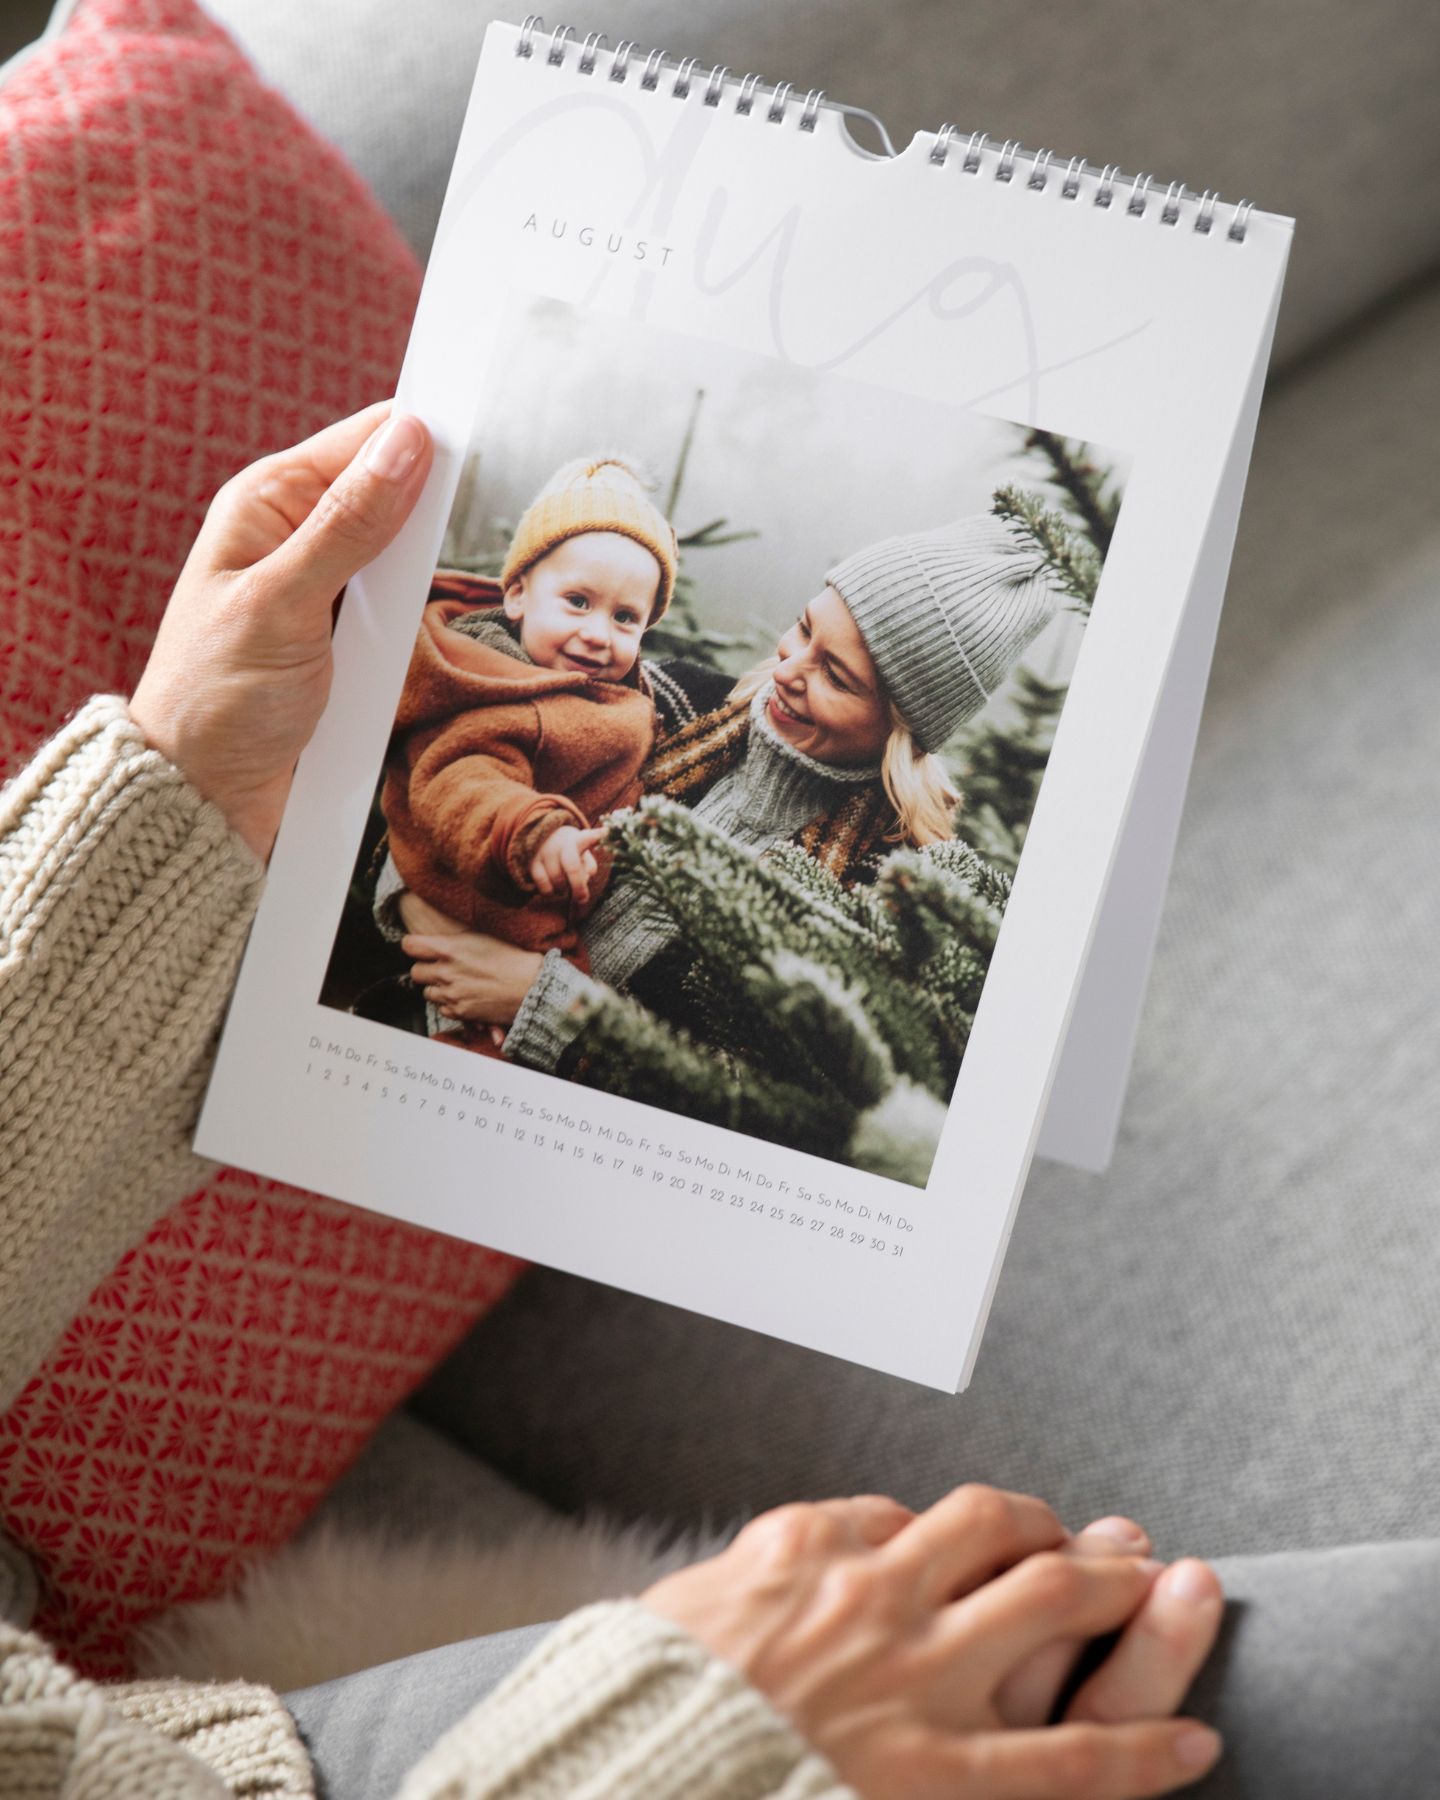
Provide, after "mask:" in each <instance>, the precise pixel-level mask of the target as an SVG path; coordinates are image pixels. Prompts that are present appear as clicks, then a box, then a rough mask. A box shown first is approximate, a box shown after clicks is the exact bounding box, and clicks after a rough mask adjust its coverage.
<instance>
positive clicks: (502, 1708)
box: [398, 1600, 855, 1800]
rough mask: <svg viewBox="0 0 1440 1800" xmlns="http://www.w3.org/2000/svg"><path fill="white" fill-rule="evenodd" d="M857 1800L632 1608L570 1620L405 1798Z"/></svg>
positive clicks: (438, 1750) (432, 1757) (412, 1781)
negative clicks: (596, 1797)
mask: <svg viewBox="0 0 1440 1800" xmlns="http://www.w3.org/2000/svg"><path fill="white" fill-rule="evenodd" d="M579 1794H593V1795H596V1796H599V1795H604V1796H605V1800H855V1796H854V1793H853V1790H851V1789H850V1788H848V1787H845V1786H844V1785H843V1784H842V1783H841V1782H839V1781H838V1780H837V1779H836V1776H835V1773H834V1771H833V1770H832V1769H831V1767H830V1765H829V1763H827V1762H826V1761H825V1759H824V1758H823V1757H821V1756H819V1755H818V1754H817V1753H816V1752H815V1751H813V1750H811V1749H810V1748H809V1746H808V1745H807V1744H806V1743H805V1741H804V1739H803V1738H802V1737H801V1736H800V1735H799V1733H798V1732H797V1731H795V1729H794V1728H793V1727H792V1726H791V1725H790V1724H788V1723H787V1722H786V1720H785V1719H783V1718H782V1717H781V1716H780V1714H779V1713H778V1712H776V1711H775V1710H774V1708H773V1707H772V1706H771V1705H770V1704H769V1702H768V1701H766V1700H765V1699H764V1698H763V1697H762V1696H761V1694H760V1693H759V1692H758V1691H757V1690H756V1689H755V1688H753V1687H751V1686H750V1684H749V1683H748V1682H747V1681H746V1680H745V1679H744V1677H743V1676H741V1675H740V1674H739V1673H738V1672H737V1671H736V1670H735V1669H732V1668H731V1667H730V1666H729V1664H728V1663H725V1662H722V1661H721V1660H720V1659H719V1658H718V1657H715V1656H711V1655H710V1654H709V1652H708V1651H706V1650H705V1649H704V1648H703V1647H702V1646H701V1645H700V1644H699V1643H697V1642H696V1641H695V1639H694V1638H692V1637H690V1636H689V1634H688V1633H687V1632H684V1631H681V1630H680V1628H679V1627H678V1626H675V1625H672V1624H670V1623H669V1622H668V1621H667V1620H664V1619H661V1618H659V1617H658V1616H657V1615H656V1614H654V1613H652V1612H650V1611H649V1610H648V1609H647V1608H646V1607H644V1606H641V1605H640V1604H639V1603H638V1602H637V1601H633V1600H622V1601H607V1602H604V1603H602V1604H601V1605H598V1606H587V1607H584V1608H582V1609H581V1610H580V1611H579V1612H576V1613H572V1614H571V1615H570V1617H569V1618H568V1619H565V1620H564V1621H562V1623H561V1624H559V1625H558V1626H556V1628H555V1630H554V1631H552V1632H551V1633H550V1634H549V1635H548V1636H547V1637H546V1638H545V1639H544V1641H543V1642H542V1643H541V1644H540V1645H539V1646H538V1647H537V1648H536V1649H535V1650H534V1651H532V1653H531V1654H530V1656H529V1657H527V1658H526V1660H525V1661H524V1662H523V1663H522V1664H521V1665H520V1667H519V1668H518V1669H516V1670H515V1671H514V1672H513V1673H512V1674H510V1675H509V1676H507V1678H506V1679H505V1680H504V1681H503V1682H502V1683H501V1684H500V1686H499V1687H497V1688H496V1689H495V1690H494V1692H493V1693H492V1694H490V1695H489V1696H487V1698H486V1699H484V1700H483V1701H481V1703H480V1704H479V1705H478V1706H476V1707H475V1708H473V1710H472V1711H470V1712H469V1713H467V1714H466V1715H465V1717H464V1718H463V1719H462V1720H461V1721H460V1723H459V1724H458V1725H455V1726H453V1727H452V1728H451V1730H450V1731H448V1732H447V1733H446V1734H445V1736H444V1737H443V1738H441V1739H440V1741H439V1743H438V1744H436V1746H435V1748H434V1749H433V1750H432V1751H431V1752H430V1753H429V1755H428V1756H426V1758H425V1759H424V1761H423V1762H420V1763H418V1764H417V1765H416V1766H415V1767H414V1768H413V1769H412V1770H411V1772H410V1774H409V1776H408V1777H407V1779H406V1781H405V1784H404V1786H403V1787H402V1788H401V1790H400V1793H399V1796H398V1800H520V1797H521V1796H524V1797H525V1800H541V1797H542V1796H544V1797H546V1800H551V1797H553V1800H561V1796H569V1795H579Z"/></svg>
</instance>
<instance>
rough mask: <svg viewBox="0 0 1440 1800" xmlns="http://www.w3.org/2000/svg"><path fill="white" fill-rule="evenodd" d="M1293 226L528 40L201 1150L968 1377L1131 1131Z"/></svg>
mask: <svg viewBox="0 0 1440 1800" xmlns="http://www.w3.org/2000/svg"><path fill="white" fill-rule="evenodd" d="M1291 231H1292V225H1291V221H1290V220H1288V219H1286V218H1283V217H1280V216H1278V215H1275V214H1271V213H1266V212H1263V211H1260V210H1257V209H1256V208H1254V207H1252V206H1251V205H1250V204H1249V203H1248V202H1241V203H1238V204H1237V203H1232V202H1229V201H1224V200H1221V198H1220V197H1219V196H1218V195H1216V194H1214V193H1212V192H1210V191H1208V190H1203V191H1196V190H1194V189H1192V188H1190V187H1187V186H1186V185H1184V184H1183V183H1182V182H1180V181H1179V180H1167V181H1159V180H1155V179H1152V178H1151V177H1150V176H1146V175H1130V174H1127V173H1124V172H1122V171H1120V170H1117V169H1115V168H1113V167H1110V166H1103V167H1098V168H1097V167H1096V166H1094V165H1093V164H1090V163H1088V162H1086V161H1084V160H1083V159H1082V158H1080V157H1078V156H1077V157H1067V156H1061V155H1057V154H1052V153H1051V152H1049V151H1045V150H1040V151H1030V150H1027V149H1025V148H1023V147H1022V146H1020V145H1019V144H1016V143H1014V142H1011V141H1006V140H1004V139H1000V140H998V141H997V140H995V139H993V138H991V137H990V136H988V135H987V134H986V133H985V132H983V131H980V130H971V129H969V128H968V127H966V128H963V129H962V128H960V127H958V126H954V125H950V124H945V125H943V126H941V127H939V128H938V129H937V130H935V131H933V132H922V133H919V134H917V135H916V136H915V138H914V139H913V140H912V141H911V142H910V143H909V144H907V145H905V146H903V147H902V148H900V149H899V150H897V149H896V148H895V147H894V146H892V145H890V144H889V142H888V140H887V139H886V138H885V136H884V133H883V129H878V128H877V127H876V124H875V122H874V121H873V120H871V119H870V118H869V116H868V115H865V114H863V112H862V111H861V109H860V108H858V107H855V106H851V105H846V104H838V103H836V102H834V101H832V100H831V99H829V98H827V97H826V96H825V95H823V94H821V93H819V92H817V91H814V90H809V91H805V90H803V89H802V88H800V87H798V86H795V85H792V84H791V83H789V82H784V81H780V82H770V81H765V80H761V79H760V78H759V77H757V76H754V75H737V74H734V73H732V72H731V71H729V70H726V69H724V68H714V69H708V70H707V69H702V68H700V67H698V66H697V65H696V64H695V62H694V60H693V59H690V58H674V57H670V56H667V55H664V54H662V53H661V52H658V51H656V52H643V51H641V50H640V49H638V48H637V47H636V46H635V45H633V44H629V43H622V44H618V45H614V46H612V45H610V44H609V43H608V42H607V41H606V40H605V39H604V37H603V36H602V35H601V34H599V33H592V34H591V35H589V36H588V37H582V36H581V35H580V34H578V33H576V32H574V31H572V30H570V29H569V28H568V27H561V28H559V29H558V30H546V29H545V28H543V27H542V26H541V24H540V22H539V21H538V20H536V19H534V18H532V19H528V20H526V22H525V23H524V24H523V25H522V26H519V27H516V26H513V25H508V24H503V23H501V24H495V25H492V26H491V27H490V29H489V31H488V32H487V34H486V38H485V44H484V49H483V52H482V55H481V58H480V63H479V67H478V70H477V73H476V78H475V86H474V90H473V93H472V98H471V103H470V107H469V110H468V113H467V116H466V121H465V125H464V130H463V134H462V137H461V141H460V145H459V149H458V152H457V156H456V161H455V166H454V170H453V172H452V175H451V179H450V183H449V188H448V191H447V195H446V200H445V206H444V210H443V213H442V216H441V220H440V225H439V230H438V233H437V236H436V241H435V248H434V251H433V254H432V257H431V261H430V266H429V269H428V271H427V274H426V278H425V284H424V290H423V293H422V296H421V300H420V304H419V308H418V312H417V316H416V320H415V325H414V330H413V334H412V338H411V342H410V347H409V351H408V353H407V357H406V361H405V366H404V371H403V374H402V377H401V381H400V387H399V393H398V397H397V405H398V407H399V408H400V409H402V410H405V411H409V412H413V413H415V414H418V415H419V416H420V417H421V418H423V419H424V420H425V422H426V424H427V426H428V427H429V429H430V431H431V433H432V436H433V438H434V441H435V445H436V456H435V461H434V466H433V470H432V472H431V475H430V477H429V479H428V483H427V486H426V489H425V492H424V494H423V495H422V497H421V500H420V503H419V505H418V506H417V508H416V510H415V512H414V514H413V515H412V517H411V518H410V520H409V521H408V523H407V525H406V526H405V528H404V529H403V530H402V532H401V533H400V535H399V537H398V538H397V539H396V540H395V542H394V543H393V544H392V545H391V547H390V548H389V549H388V550H387V551H386V552H385V553H384V554H383V555H382V556H381V557H380V558H379V559H378V560H377V561H376V562H375V563H374V564H372V565H371V566H370V567H369V568H368V569H367V570H365V571H364V572H363V573H362V575H361V576H359V577H358V578H357V579H356V580H355V581H354V582H353V583H352V584H351V587H350V590H349V593H348V595H347V599H346V603H345V606H344V608H343V610H342V613H341V616H340V620H339V624H338V627H337V631H336V637H335V678H334V684H333V689H332V696H331V700H330V703H329V706H328V708H327V710H326V713H325V715H324V718H323V719H322V721H321V724H320V727H319V730H318V732H317V734H316V736H315V739H314V741H313V742H312V744H311V745H310V747H309V748H308V749H307V751H306V753H305V755H304V757H303V758H302V760H301V762H300V765H299V768H298V770H297V774H296V779H295V783H294V788H293V791H292V795H291V799H290V802H289V805H288V808H287V811H286V814H285V818H284V822H283V824H282V827H281V831H280V836H279V839H278V842H277V845H276V849H275V853H274V857H273V860H272V864H271V870H270V876H269V881H268V885H267V888H266V892H265V895H264V899H263V902H262V904H261V907H260V911H259V914H258V917H257V919H256V922H255V926H254V929H253V932H252V936H251V940H250V943H249V946H248V949H247V952H246V957H245V962H244V967H243V969H242V972H241V977H240V982H239V986H238V988H237V991H236V994H235V998H234V1001H233V1004H232V1007H231V1010H230V1014H229V1017H228V1020H227V1023H226V1027H225V1032H224V1036H223V1040H222V1043H221V1047H220V1052H219V1057H218V1060H217V1064H216V1068H215V1073H214V1077H213V1079H212V1082H211V1086H210V1090H209V1093H208V1096H207V1099H206V1103H205V1107H204V1111H203V1114H202V1117H201V1121H200V1126H199V1131H198V1136H197V1140H196V1143H197V1148H198V1149H199V1150H200V1151H202V1152H203V1153H204V1154H206V1155H209V1156H214V1157H218V1158H221V1159H223V1160H225V1161H227V1162H231V1163H235V1164H237V1165H240V1166H242V1167H245V1168H249V1169H253V1170H256V1171H258V1172H259V1173H261V1174H264V1175H267V1176H271V1177H274V1178H277V1179H283V1180H285V1181H288V1182H293V1183H297V1184H299V1185H301V1186H305V1187H309V1188H312V1189H314V1190H317V1191H319V1192H321V1193H325V1194H328V1195H333V1196H335V1197H337V1198H340V1199H343V1200H346V1201H349V1202H351V1203H353V1204H355V1205H358V1206H361V1207H365V1208H369V1209H373V1210H376V1211H379V1212H384V1213H389V1214H392V1215H395V1216H398V1217H401V1218H405V1219H409V1220H412V1221H414V1222H417V1223H420V1224H423V1225H426V1226H429V1227H432V1228H434V1229H436V1230H439V1231H442V1232H447V1233H450V1234H453V1235H454V1236H456V1237H459V1238H464V1239H469V1240H472V1241H477V1242H482V1243H485V1244H489V1245H492V1246H494V1247H495V1248H497V1249H502V1250H506V1251H511V1252H514V1253H517V1254H519V1255H522V1256H525V1257H527V1258H530V1259H533V1260H535V1261H539V1262H543V1263H548V1264H550V1265H552V1266H555V1267H558V1268H563V1269H567V1270H571V1271H574V1272H577V1273H580V1274H584V1275H588V1276H591V1277H594V1278H596V1279H598V1280H601V1281H604V1282H608V1283H611V1284H613V1285H616V1286H620V1287H624V1288H628V1289H631V1290H633V1291H635V1292H639V1293H643V1294H647V1295H650V1296H653V1297H655V1298H658V1299H662V1300H666V1301H669V1302H671V1303H673V1304H675V1305H679V1306H682V1307H687V1308H690V1309H692V1310H695V1311H698V1312H702V1313H706V1314H709V1315H712V1316H715V1317H718V1318H722V1319H726V1320H729V1321H731V1322H733V1323H735V1324H737V1325H740V1326H743V1327H747V1328H749V1329H753V1330H758V1331H762V1332H766V1333H769V1334H771V1335H774V1336H777V1337H782V1338H786V1339H789V1340H792V1341H795V1342H798V1343H802V1344H806V1345H809V1346H811V1347H814V1348H816V1349H819V1350H822V1351H825V1352H827V1353H830V1354H832V1355H836V1356H840V1357H844V1358H847V1359H850V1360H853V1361H857V1362H861V1363H864V1364H867V1365H869V1366H872V1367H874V1368H877V1369H882V1370H886V1371H888V1372H890V1373H893V1374H895V1375H897V1376H900V1377H903V1378H905V1379H908V1380H912V1381H916V1382H921V1383H924V1384H927V1385H929V1386H932V1387H936V1388H940V1389H942V1390H945V1391H958V1390H959V1389H960V1388H962V1387H963V1386H964V1385H965V1384H966V1383H967V1382H968V1380H969V1379H970V1375H971V1371H972V1369H973V1367H974V1364H975V1358H976V1355H977V1352H978V1348H979V1344H980V1339H981V1334H982V1331H983V1326H984V1321H985V1316H986V1313H987V1310H988V1307H989V1303H990V1298H991V1295H992V1293H993V1291H994V1286H995V1283H996V1281H997V1280H998V1279H999V1276H1000V1269H1001V1263H1002V1260H1003V1255H1004V1250H1005V1244H1006V1240H1007V1237H1008V1234H1009V1231H1010V1227H1011V1223H1012V1221H1013V1219H1014V1216H1015V1210H1016V1207H1017V1205H1018V1204H1019V1201H1020V1197H1021V1192H1022V1189H1023V1186H1024V1181H1025V1176H1026V1172H1027V1170H1028V1167H1029V1165H1030V1162H1031V1160H1032V1158H1033V1157H1034V1156H1035V1155H1036V1154H1037V1153H1038V1154H1040V1155H1042V1156H1050V1157H1055V1158H1058V1159H1061V1160H1064V1161H1068V1162H1071V1163H1074V1164H1076V1165H1078V1166H1080V1167H1084V1168H1089V1169H1094V1170H1100V1169H1103V1167H1104V1166H1105V1163H1106V1161H1107V1159H1108V1157H1109V1155H1110V1151H1111V1148H1112V1146H1113V1143H1114V1138H1115V1133H1116V1130H1117V1127H1118V1120H1119V1117H1120V1110H1121V1106H1122V1103H1123V1099H1124V1090H1125V1082H1126V1075H1127V1071H1128V1066H1129V1061H1130V1054H1131V1049H1132V1046H1133V1042H1134V1037H1135V1032H1136V1028H1137V1020H1138V1017H1139V1011H1140V1006H1141V1001H1142V997H1143V992H1144V984H1145V978H1146V973H1147V968H1148V963H1149V959H1150V951H1151V947H1152V944H1153V941H1154V937H1155V932H1156V928H1157V924H1158V918H1159V914H1160V909H1161V905H1162V902H1163V898H1164V891H1165V883H1166V879H1167V875H1168V869H1169V863H1170V856H1171V852H1172V849H1173V845H1174V840H1175V834H1176V830H1177V828H1178V820H1179V814H1180V808H1181V804H1182V801H1183V796H1184V790H1185V785H1186V781H1187V779H1188V774H1189V768H1190V763H1191V758H1192V753H1193V748H1194V742H1195V735H1196V731H1197V728H1198V723H1199V715H1200V708H1201V704H1202V700H1203V696H1204V690H1205V682H1206V678H1207V675H1208V670H1209V663H1210V654H1211V647H1212V644H1213V640H1214V635H1215V630H1216V625H1217V621H1218V616H1219V609H1220V605H1221V600H1222V597H1223V592H1224V586H1225V578H1226V574H1227V570H1228V564H1229V558H1230V550H1231V545H1232V542H1233V537H1234V532H1235V526H1236V520H1237V516H1238V511H1239V506H1240V500H1241V495H1242V492H1243V487H1244V479H1245V473H1246V468H1247V464H1248V460H1249V452H1250V444H1251V438H1252V434H1253V430H1254V425H1255V419H1256V414H1257V410H1258V406H1259V401H1260V395H1261V390H1262V386H1263V381H1264V375H1265V369H1266V363H1267V358H1268V354H1269V346H1270V340H1271V335H1272V331H1273V327H1274V322H1275V315H1276V310H1277V307H1278V304H1279V296H1280V289H1281V283H1282V280H1283V274H1284V267H1285V261H1286V255H1287V251H1288V248H1289V243H1290V236H1291Z"/></svg>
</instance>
